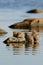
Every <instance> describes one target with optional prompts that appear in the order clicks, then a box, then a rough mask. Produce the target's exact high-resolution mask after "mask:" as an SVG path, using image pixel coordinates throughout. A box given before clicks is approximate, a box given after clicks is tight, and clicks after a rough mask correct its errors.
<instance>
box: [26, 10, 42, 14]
mask: <svg viewBox="0 0 43 65" xmlns="http://www.w3.org/2000/svg"><path fill="white" fill-rule="evenodd" d="M42 12H43V10H40V9H33V10H30V11H27V13H42Z"/></svg>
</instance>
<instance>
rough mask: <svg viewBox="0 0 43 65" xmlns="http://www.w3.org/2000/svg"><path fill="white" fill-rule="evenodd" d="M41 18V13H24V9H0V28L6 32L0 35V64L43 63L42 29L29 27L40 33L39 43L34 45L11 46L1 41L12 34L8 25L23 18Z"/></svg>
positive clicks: (24, 64) (35, 64)
mask: <svg viewBox="0 0 43 65" xmlns="http://www.w3.org/2000/svg"><path fill="white" fill-rule="evenodd" d="M34 17H35V18H37V17H38V18H40V17H42V18H43V14H26V13H25V12H24V10H16V9H0V28H2V29H4V30H6V31H7V32H8V34H6V35H5V36H1V37H0V64H1V65H3V64H4V65H43V29H42V28H38V29H37V28H31V29H35V30H37V32H38V34H39V35H40V41H39V44H37V45H36V47H32V45H27V47H25V45H24V46H23V48H13V47H12V46H11V45H10V46H6V44H4V43H3V41H4V40H5V39H7V38H8V37H11V36H12V35H13V33H12V32H13V31H23V32H24V31H29V30H13V29H10V28H8V26H9V25H11V24H13V23H16V22H20V21H23V20H24V19H25V18H34Z"/></svg>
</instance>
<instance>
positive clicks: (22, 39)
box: [4, 37, 25, 44]
mask: <svg viewBox="0 0 43 65" xmlns="http://www.w3.org/2000/svg"><path fill="white" fill-rule="evenodd" d="M4 43H5V44H7V43H25V38H16V37H10V38H8V39H6V40H5V41H4Z"/></svg>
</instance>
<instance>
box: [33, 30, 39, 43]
mask: <svg viewBox="0 0 43 65" xmlns="http://www.w3.org/2000/svg"><path fill="white" fill-rule="evenodd" d="M32 36H33V38H34V41H35V42H38V41H39V39H40V36H39V34H38V33H37V32H36V31H35V30H34V31H33V32H32Z"/></svg>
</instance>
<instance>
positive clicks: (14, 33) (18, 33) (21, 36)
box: [13, 32, 25, 38]
mask: <svg viewBox="0 0 43 65" xmlns="http://www.w3.org/2000/svg"><path fill="white" fill-rule="evenodd" d="M13 36H14V37H18V38H25V34H24V33H22V32H13Z"/></svg>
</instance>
